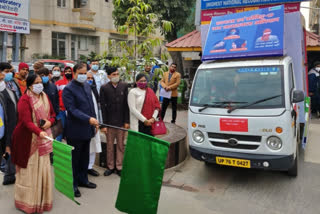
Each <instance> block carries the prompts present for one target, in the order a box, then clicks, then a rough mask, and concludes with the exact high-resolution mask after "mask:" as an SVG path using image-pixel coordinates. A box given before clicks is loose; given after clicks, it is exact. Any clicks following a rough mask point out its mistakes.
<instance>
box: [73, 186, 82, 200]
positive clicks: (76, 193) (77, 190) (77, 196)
mask: <svg viewBox="0 0 320 214" xmlns="http://www.w3.org/2000/svg"><path fill="white" fill-rule="evenodd" d="M74 197H76V198H79V197H81V193H80V191H79V189H78V187H77V188H75V189H74Z"/></svg>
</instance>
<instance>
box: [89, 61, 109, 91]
mask: <svg viewBox="0 0 320 214" xmlns="http://www.w3.org/2000/svg"><path fill="white" fill-rule="evenodd" d="M89 72H90V73H92V75H93V78H94V80H95V82H96V84H97V90H98V93H100V88H101V86H103V85H104V84H107V83H108V82H109V80H108V77H107V74H106V73H105V72H104V71H102V70H99V61H98V60H93V61H92V62H91V70H90V71H89Z"/></svg>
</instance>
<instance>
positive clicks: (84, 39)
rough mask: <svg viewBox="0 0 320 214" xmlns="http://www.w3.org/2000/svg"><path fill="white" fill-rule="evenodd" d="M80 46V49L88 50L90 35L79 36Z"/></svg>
mask: <svg viewBox="0 0 320 214" xmlns="http://www.w3.org/2000/svg"><path fill="white" fill-rule="evenodd" d="M78 48H79V49H80V50H83V51H84V50H88V37H86V36H79V42H78Z"/></svg>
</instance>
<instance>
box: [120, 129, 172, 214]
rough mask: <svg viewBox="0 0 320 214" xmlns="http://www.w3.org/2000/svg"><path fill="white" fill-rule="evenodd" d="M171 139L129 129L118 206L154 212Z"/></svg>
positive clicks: (133, 213)
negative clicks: (162, 138)
mask: <svg viewBox="0 0 320 214" xmlns="http://www.w3.org/2000/svg"><path fill="white" fill-rule="evenodd" d="M169 145H170V144H169V143H168V142H166V141H163V140H160V139H157V138H154V137H151V136H148V135H145V134H142V133H139V132H134V131H131V130H129V134H128V140H127V145H126V150H125V154H124V159H123V169H122V172H121V181H120V187H119V192H118V198H117V202H116V208H117V209H118V210H120V211H122V212H126V213H130V214H143V213H147V214H155V213H157V209H158V201H159V198H160V190H161V185H162V179H163V173H164V168H165V163H166V159H167V154H168V150H169Z"/></svg>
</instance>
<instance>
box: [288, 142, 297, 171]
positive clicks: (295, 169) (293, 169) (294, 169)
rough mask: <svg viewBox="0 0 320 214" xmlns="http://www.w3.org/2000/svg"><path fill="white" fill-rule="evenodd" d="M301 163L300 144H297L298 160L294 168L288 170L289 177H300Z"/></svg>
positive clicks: (295, 161)
mask: <svg viewBox="0 0 320 214" xmlns="http://www.w3.org/2000/svg"><path fill="white" fill-rule="evenodd" d="M298 163H299V144H298V143H297V151H296V158H295V160H294V164H293V166H292V167H291V168H290V169H289V170H288V175H289V176H291V177H297V175H298V165H299V164H298Z"/></svg>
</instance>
